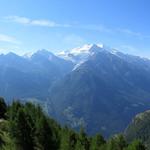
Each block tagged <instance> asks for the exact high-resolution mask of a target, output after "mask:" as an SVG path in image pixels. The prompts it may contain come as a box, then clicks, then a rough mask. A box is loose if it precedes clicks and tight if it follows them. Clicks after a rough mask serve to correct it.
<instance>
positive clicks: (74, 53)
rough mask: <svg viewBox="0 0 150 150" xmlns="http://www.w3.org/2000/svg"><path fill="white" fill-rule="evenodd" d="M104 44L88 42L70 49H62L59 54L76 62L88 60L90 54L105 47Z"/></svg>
mask: <svg viewBox="0 0 150 150" xmlns="http://www.w3.org/2000/svg"><path fill="white" fill-rule="evenodd" d="M103 47H104V46H103V44H86V45H83V46H82V47H77V48H73V49H71V50H69V51H62V52H59V53H58V54H57V56H59V57H62V58H64V59H67V60H71V61H72V62H74V63H76V64H77V63H80V62H81V61H82V62H84V61H86V60H87V59H88V58H89V56H91V55H93V54H94V53H95V52H98V51H100V50H102V49H103Z"/></svg>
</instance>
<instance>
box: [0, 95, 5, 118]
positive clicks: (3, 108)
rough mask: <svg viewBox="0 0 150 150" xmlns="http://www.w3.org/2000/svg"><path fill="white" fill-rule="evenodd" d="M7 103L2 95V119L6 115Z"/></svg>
mask: <svg viewBox="0 0 150 150" xmlns="http://www.w3.org/2000/svg"><path fill="white" fill-rule="evenodd" d="M6 111H7V105H6V103H5V100H4V98H2V97H0V119H1V118H5V117H6Z"/></svg>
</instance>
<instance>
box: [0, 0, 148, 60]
mask: <svg viewBox="0 0 150 150" xmlns="http://www.w3.org/2000/svg"><path fill="white" fill-rule="evenodd" d="M88 43H104V44H106V45H107V46H110V47H113V48H117V49H119V50H121V51H124V52H126V53H132V54H136V55H141V56H147V57H150V1H149V0H0V52H4V53H6V52H8V51H14V52H17V53H26V52H32V51H36V50H38V49H48V50H50V51H53V52H57V51H60V50H69V49H71V48H74V47H78V46H81V45H83V44H88Z"/></svg>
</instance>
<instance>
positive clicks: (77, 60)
mask: <svg viewBox="0 0 150 150" xmlns="http://www.w3.org/2000/svg"><path fill="white" fill-rule="evenodd" d="M0 68H1V72H0V83H1V87H0V95H1V96H3V97H5V98H6V99H7V100H8V101H9V100H10V99H12V98H15V99H16V98H17V99H21V100H37V101H38V102H39V103H41V104H42V105H44V107H45V110H46V111H47V112H48V113H49V115H51V116H53V117H55V118H56V119H57V120H58V121H59V122H61V123H62V124H68V125H70V126H71V127H72V128H76V129H77V130H78V129H79V128H80V127H81V126H83V127H85V129H86V130H87V132H88V133H89V134H94V133H96V132H100V133H102V134H103V135H104V136H105V137H108V136H110V135H112V134H114V133H118V132H121V131H123V130H124V129H125V128H126V126H127V124H128V123H129V122H130V121H131V118H132V117H133V116H134V115H136V114H137V113H139V112H142V111H145V110H147V109H149V108H150V102H149V99H150V86H149V85H150V60H149V59H146V58H141V57H138V56H133V55H128V54H124V53H122V52H119V51H117V50H115V49H111V48H108V47H106V46H104V45H102V44H101V45H96V44H89V45H84V46H83V47H79V48H75V49H73V50H70V51H62V52H60V53H58V54H52V53H51V52H49V51H46V50H40V51H37V52H36V53H34V54H32V55H31V56H30V57H27V56H18V55H16V54H14V53H8V54H6V55H3V54H2V55H0Z"/></svg>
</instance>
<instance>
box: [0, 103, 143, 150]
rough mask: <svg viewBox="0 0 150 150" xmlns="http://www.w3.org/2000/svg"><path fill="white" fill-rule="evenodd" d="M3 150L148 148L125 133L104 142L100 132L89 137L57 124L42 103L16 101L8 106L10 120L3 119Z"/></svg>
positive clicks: (0, 149) (0, 145)
mask: <svg viewBox="0 0 150 150" xmlns="http://www.w3.org/2000/svg"><path fill="white" fill-rule="evenodd" d="M4 126H6V127H4ZM0 150H145V147H144V146H143V144H142V143H141V142H140V141H137V140H136V141H133V142H132V143H131V144H127V142H126V141H125V139H124V137H123V135H116V136H114V137H112V138H111V139H109V140H108V141H105V139H104V138H103V137H102V136H101V135H100V134H96V135H95V136H92V137H89V136H88V135H87V134H86V133H85V131H84V129H83V128H81V130H80V132H79V133H77V132H75V131H74V130H72V129H70V128H68V127H61V126H60V125H58V124H57V123H56V122H55V121H54V120H53V119H50V118H49V117H48V116H47V115H46V114H44V113H43V111H42V109H41V107H40V106H38V105H33V104H31V103H26V104H21V103H19V102H18V101H16V102H13V103H12V105H11V106H9V107H8V108H7V120H4V119H3V120H1V122H0Z"/></svg>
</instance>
